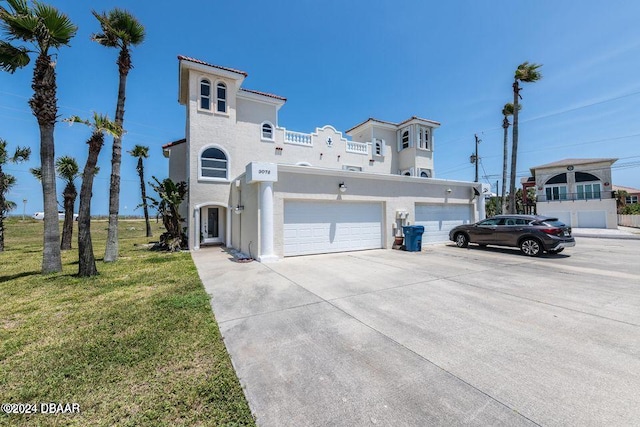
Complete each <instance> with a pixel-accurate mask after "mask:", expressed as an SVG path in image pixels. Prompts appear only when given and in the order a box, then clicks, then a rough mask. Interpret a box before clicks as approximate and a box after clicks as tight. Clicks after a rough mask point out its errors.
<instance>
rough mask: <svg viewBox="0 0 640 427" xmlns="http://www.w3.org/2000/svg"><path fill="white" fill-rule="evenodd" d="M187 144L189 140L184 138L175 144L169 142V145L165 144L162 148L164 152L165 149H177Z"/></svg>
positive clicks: (174, 142)
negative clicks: (177, 146)
mask: <svg viewBox="0 0 640 427" xmlns="http://www.w3.org/2000/svg"><path fill="white" fill-rule="evenodd" d="M185 142H187V139H186V138H182V139H179V140H177V141H173V142H169V143H167V144H164V145H163V146H162V149H163V150H164V149H165V148H171V147H175V146H176V145H180V144H184V143H185Z"/></svg>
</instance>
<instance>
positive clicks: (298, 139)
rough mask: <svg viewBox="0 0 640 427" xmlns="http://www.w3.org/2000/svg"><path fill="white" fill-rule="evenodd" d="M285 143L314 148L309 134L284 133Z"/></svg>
mask: <svg viewBox="0 0 640 427" xmlns="http://www.w3.org/2000/svg"><path fill="white" fill-rule="evenodd" d="M284 143H285V144H293V145H303V146H305V147H313V142H312V141H311V135H310V134H308V133H301V132H293V131H290V130H288V131H286V132H285V133H284Z"/></svg>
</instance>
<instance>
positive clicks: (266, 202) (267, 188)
mask: <svg viewBox="0 0 640 427" xmlns="http://www.w3.org/2000/svg"><path fill="white" fill-rule="evenodd" d="M277 260H278V257H277V255H276V254H274V253H273V182H261V183H260V256H258V261H260V262H273V261H277Z"/></svg>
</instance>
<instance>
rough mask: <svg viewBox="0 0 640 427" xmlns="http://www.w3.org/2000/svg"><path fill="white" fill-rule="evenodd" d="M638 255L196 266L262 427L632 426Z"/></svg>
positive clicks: (372, 256)
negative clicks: (429, 426) (443, 426)
mask: <svg viewBox="0 0 640 427" xmlns="http://www.w3.org/2000/svg"><path fill="white" fill-rule="evenodd" d="M579 239H580V238H579ZM639 249H640V242H637V241H633V240H619V241H617V242H614V241H612V240H597V239H582V240H578V244H577V246H576V247H575V248H570V249H569V250H567V251H565V252H566V254H565V253H563V254H562V255H555V256H547V255H544V256H542V257H540V258H529V257H524V256H522V255H521V254H520V253H519V251H518V250H517V249H513V250H511V249H503V248H485V249H480V248H478V247H474V248H471V247H470V248H469V249H460V248H456V247H455V246H453V245H437V246H433V247H427V248H425V250H423V252H422V253H408V252H401V251H392V250H374V251H363V252H354V253H345V254H328V255H317V256H309V257H294V258H287V259H285V260H283V261H280V262H277V263H274V264H260V263H257V262H250V263H237V262H234V260H233V257H232V256H231V255H229V254H228V253H227V252H225V251H224V250H223V249H222V248H204V249H201V250H200V251H195V252H192V256H193V259H194V262H195V264H196V266H197V268H198V272H199V274H200V277H201V279H202V282H203V284H204V287H205V289H206V291H207V292H208V293H209V294H210V295H211V297H212V300H211V304H212V307H213V311H214V314H215V316H216V319H217V321H218V324H219V326H220V331H221V332H222V335H223V337H224V340H225V345H226V346H227V349H228V351H229V354H230V356H231V359H232V362H233V364H234V367H235V369H236V372H237V373H238V376H239V378H240V381H241V383H242V385H243V388H244V390H245V394H246V396H247V399H248V401H249V405H250V407H251V409H252V411H253V413H254V415H255V416H256V420H257V423H258V425H260V426H278V427H279V426H328V425H330V426H368V425H386V426H425V425H447V426H450V425H461V424H465V425H466V424H470V425H482V426H486V425H491V426H496V425H504V426H519V425H631V424H634V423H636V422H637V420H638V419H640V407H638V405H634V404H633V403H632V402H635V401H637V396H639V395H640V359H638V357H637V355H638V354H640V341H639V340H638V336H639V334H640V329H639V328H640V314H639V313H638V310H637V307H638V306H640V269H639V267H638V266H637V263H634V262H635V260H637V253H638V250H639ZM596 257H597V260H598V261H597V262H595V261H594V260H595V259H596Z"/></svg>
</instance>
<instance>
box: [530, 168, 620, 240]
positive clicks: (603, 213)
mask: <svg viewBox="0 0 640 427" xmlns="http://www.w3.org/2000/svg"><path fill="white" fill-rule="evenodd" d="M616 160H618V159H565V160H561V161H558V162H553V163H549V164H546V165H542V166H536V167H534V168H531V173H532V174H533V177H534V179H535V188H536V211H537V213H538V214H539V215H546V216H553V217H557V218H558V219H560V220H561V221H562V222H564V223H565V224H568V225H571V227H578V228H617V227H618V218H617V211H616V200H615V198H614V197H613V188H612V185H611V165H612V164H613V163H615V162H616Z"/></svg>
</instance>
